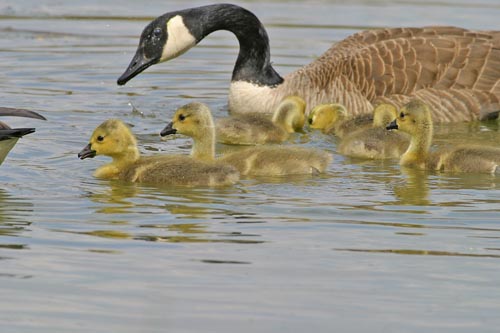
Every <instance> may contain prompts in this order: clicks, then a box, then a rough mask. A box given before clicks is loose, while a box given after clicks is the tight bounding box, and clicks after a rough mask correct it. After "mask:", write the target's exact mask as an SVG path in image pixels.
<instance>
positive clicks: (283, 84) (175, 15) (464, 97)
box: [117, 4, 500, 122]
mask: <svg viewBox="0 0 500 333" xmlns="http://www.w3.org/2000/svg"><path fill="white" fill-rule="evenodd" d="M217 30H228V31H231V32H232V33H234V34H235V35H236V38H237V39H238V41H239V44H240V50H239V54H238V58H237V60H236V64H235V67H234V70H233V75H232V79H231V86H230V89H229V110H230V111H231V112H237V113H247V112H255V111H258V112H263V113H271V112H272V110H274V109H275V108H276V106H277V105H278V103H279V102H280V101H281V100H282V99H283V97H285V96H289V95H297V96H300V97H302V98H304V100H305V101H306V103H307V105H308V106H311V105H318V104H324V103H331V102H336V103H340V104H343V105H345V106H346V107H347V109H348V110H349V111H350V112H352V113H353V114H361V113H370V112H371V111H372V110H373V104H374V103H376V102H378V101H377V100H378V99H379V98H385V100H383V102H389V101H390V100H391V99H395V100H396V101H398V100H399V99H400V98H401V97H405V96H416V97H419V98H421V99H422V100H423V101H425V102H429V101H431V100H436V99H438V98H439V99H444V100H445V101H444V102H443V103H442V104H439V105H438V104H437V103H436V105H433V106H435V107H434V108H433V109H434V110H433V115H432V116H433V118H434V121H442V122H451V121H464V120H465V121H467V120H473V119H484V118H490V117H496V116H497V114H498V110H499V109H500V108H499V104H498V100H499V96H500V84H498V81H499V79H500V70H499V68H500V32H497V31H472V30H466V29H462V28H457V27H432V26H431V27H424V28H387V29H374V30H367V31H362V32H359V33H356V34H354V35H352V36H349V37H347V38H346V39H344V40H342V41H340V42H338V43H336V44H334V45H333V46H332V47H331V48H330V49H328V50H327V51H326V52H325V53H324V54H323V55H321V56H320V57H319V58H318V59H316V60H315V61H313V62H312V63H310V64H309V65H307V66H304V67H302V68H300V69H298V70H296V71H295V72H293V73H291V74H289V75H287V76H286V77H285V78H283V77H281V76H280V75H279V74H278V73H277V72H276V70H275V69H274V68H273V67H272V65H271V57H270V47H269V38H268V35H267V33H266V30H265V29H264V26H263V25H262V23H261V22H260V21H259V20H258V18H257V17H256V16H255V15H254V14H252V13H251V12H250V11H248V10H246V9H244V8H242V7H239V6H236V5H232V4H214V5H208V6H202V7H196V8H189V9H184V10H178V11H173V12H169V13H166V14H164V15H162V16H159V17H158V18H156V19H154V20H153V21H152V22H151V23H149V24H148V25H147V26H146V27H145V28H144V30H143V32H142V35H141V37H140V41H139V46H138V48H137V51H136V54H135V56H134V57H133V58H132V61H131V62H130V64H129V66H128V68H127V69H126V70H125V72H124V73H123V74H122V75H121V76H120V78H119V79H118V81H117V83H118V84H119V85H124V84H125V83H127V82H128V81H129V80H130V79H132V78H133V77H135V76H136V75H138V74H139V73H141V72H142V71H144V70H145V69H146V68H148V67H149V66H151V65H154V64H157V63H160V62H164V61H167V60H170V59H173V58H176V57H178V56H180V55H181V54H183V53H184V52H186V51H187V50H189V49H190V48H192V47H193V46H195V45H196V44H197V43H198V42H200V41H201V40H202V39H203V38H205V37H206V36H207V35H209V34H210V33H212V32H214V31H217ZM419 91H423V92H421V93H420V95H417V93H418V92H419Z"/></svg>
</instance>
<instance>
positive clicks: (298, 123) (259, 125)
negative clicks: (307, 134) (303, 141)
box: [216, 96, 306, 145]
mask: <svg viewBox="0 0 500 333" xmlns="http://www.w3.org/2000/svg"><path fill="white" fill-rule="evenodd" d="M305 110H306V102H305V101H304V100H303V99H302V98H300V97H298V96H289V97H286V98H285V99H284V100H283V101H282V102H281V103H280V104H279V105H278V107H277V108H276V110H275V111H274V113H273V116H272V118H269V117H268V116H267V115H265V114H262V113H247V114H236V115H234V116H232V117H227V118H222V119H218V120H217V121H216V131H217V134H216V138H217V142H220V143H225V144H232V145H256V144H266V143H281V142H283V141H285V140H287V139H288V137H289V136H290V134H291V133H294V132H296V131H300V130H302V127H304V122H305V115H304V113H305Z"/></svg>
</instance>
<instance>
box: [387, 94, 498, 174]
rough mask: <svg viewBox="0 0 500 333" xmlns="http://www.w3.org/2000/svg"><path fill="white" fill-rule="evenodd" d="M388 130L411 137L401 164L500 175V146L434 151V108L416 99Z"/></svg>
mask: <svg viewBox="0 0 500 333" xmlns="http://www.w3.org/2000/svg"><path fill="white" fill-rule="evenodd" d="M387 129H398V130H400V131H403V132H406V133H408V134H409V135H410V136H411V141H410V146H409V147H408V150H407V151H406V152H405V153H404V154H403V155H402V156H401V159H400V165H401V166H405V167H415V168H420V169H430V170H441V171H451V172H482V173H492V174H497V175H499V174H500V167H499V165H500V148H496V147H484V146H462V145H461V146H457V147H452V148H447V149H444V150H441V151H437V152H432V153H431V152H430V146H431V143H432V134H433V122H432V117H431V110H430V108H429V107H428V106H427V105H426V104H424V103H423V102H421V101H419V100H412V101H411V102H409V103H408V104H406V105H405V106H404V107H403V108H402V109H401V110H400V113H399V115H398V117H397V118H396V119H395V120H394V121H393V122H391V123H390V124H389V125H388V126H387Z"/></svg>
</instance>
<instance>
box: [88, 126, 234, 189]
mask: <svg viewBox="0 0 500 333" xmlns="http://www.w3.org/2000/svg"><path fill="white" fill-rule="evenodd" d="M97 155H105V156H109V157H111V158H112V159H113V160H112V162H111V163H108V164H105V165H103V166H100V167H99V168H97V170H96V171H95V172H94V176H95V177H97V178H103V179H120V180H124V181H130V182H138V183H149V184H163V185H183V186H223V185H231V184H234V183H235V182H236V181H238V179H239V174H238V171H237V170H236V169H235V168H233V167H231V166H228V165H221V164H220V163H207V162H202V161H197V160H194V159H192V158H190V157H189V156H185V155H157V156H148V157H142V156H141V155H140V153H139V149H138V148H137V141H136V139H135V136H134V134H133V133H132V131H131V130H130V128H129V127H128V126H127V125H125V124H124V123H123V122H122V121H121V120H118V119H109V120H106V121H105V122H103V123H102V124H101V125H99V126H98V127H97V128H96V129H95V130H94V133H93V134H92V136H91V138H90V143H89V144H88V145H87V146H86V147H85V148H83V150H82V151H81V152H80V153H79V154H78V157H79V158H80V159H82V160H83V159H85V158H92V157H95V156H97Z"/></svg>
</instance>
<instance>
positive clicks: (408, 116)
mask: <svg viewBox="0 0 500 333" xmlns="http://www.w3.org/2000/svg"><path fill="white" fill-rule="evenodd" d="M386 128H387V129H397V130H400V131H402V132H406V133H408V134H410V135H411V136H412V137H416V136H420V135H422V134H424V133H431V134H432V117H431V111H430V109H429V107H428V106H427V104H425V103H424V102H422V101H420V100H416V99H414V100H412V101H410V102H409V103H408V104H406V105H404V106H403V107H402V108H401V110H400V112H399V114H398V115H397V117H396V119H394V120H393V121H392V122H391V123H390V124H389V125H387V127H386Z"/></svg>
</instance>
